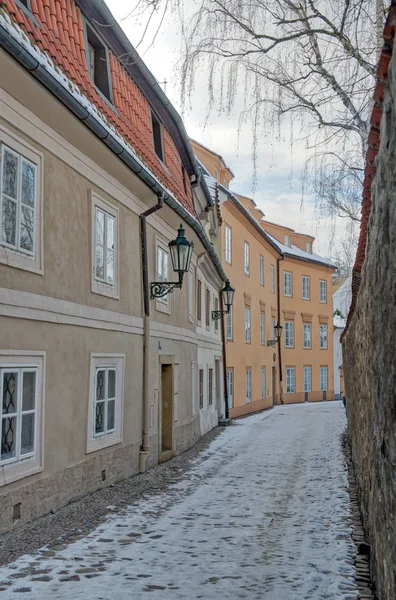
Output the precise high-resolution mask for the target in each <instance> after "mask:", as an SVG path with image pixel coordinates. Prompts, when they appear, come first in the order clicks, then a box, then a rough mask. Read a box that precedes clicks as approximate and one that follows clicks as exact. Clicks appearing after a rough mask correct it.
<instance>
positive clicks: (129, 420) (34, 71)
mask: <svg viewBox="0 0 396 600" xmlns="http://www.w3.org/2000/svg"><path fill="white" fill-rule="evenodd" d="M59 8H60V10H57V9H59ZM55 23H56V27H55V25H54V24H55ZM100 23H101V24H103V26H100V25H98V24H100ZM108 25H111V27H109V26H108ZM117 56H128V57H130V56H133V57H134V60H133V61H130V60H128V61H126V62H125V63H123V62H121V61H120V60H119V59H117V58H116V57H117ZM0 71H1V73H2V78H1V82H0V153H1V173H0V189H1V202H0V212H1V223H2V227H1V232H0V280H1V288H0V396H1V402H2V405H1V406H2V408H1V419H2V428H1V457H0V497H1V503H2V511H1V515H0V531H6V530H9V529H11V528H13V527H17V526H19V525H21V524H23V523H26V522H27V521H30V520H33V519H35V518H37V517H39V516H41V515H43V514H45V513H47V512H49V511H50V510H56V509H57V508H59V507H60V506H62V505H64V504H66V503H67V502H69V501H71V500H73V499H75V498H77V497H79V496H81V495H83V494H86V493H88V492H91V491H94V490H97V489H99V488H101V487H103V486H106V485H109V484H110V483H112V482H115V481H118V480H121V479H123V478H125V477H127V476H129V475H132V474H134V473H137V472H138V471H144V470H145V469H146V468H147V467H148V466H151V465H153V464H156V463H157V462H159V461H163V460H167V459H168V458H170V457H171V456H173V455H175V454H177V453H179V452H182V451H183V450H185V449H187V448H188V447H190V446H191V445H193V444H194V443H195V442H196V441H197V440H198V439H199V437H200V436H201V435H202V434H203V433H205V432H206V431H208V430H209V429H210V428H211V427H213V426H214V425H216V424H217V415H218V414H219V413H220V414H224V403H223V387H222V379H221V377H220V376H219V374H218V372H219V369H220V363H221V362H222V343H221V331H220V330H219V328H218V327H217V325H216V324H215V323H214V321H212V320H211V319H210V318H209V324H208V322H207V321H205V322H204V323H202V321H201V322H200V321H199V319H198V318H197V302H196V293H197V291H196V290H197V288H198V284H199V283H200V285H201V287H202V289H204V290H205V291H206V290H208V292H209V295H210V298H209V302H210V306H213V305H215V304H216V302H218V292H219V290H220V289H221V288H222V286H223V284H224V281H225V280H226V274H225V273H224V271H223V269H222V267H221V264H220V261H219V258H218V257H217V255H216V252H215V250H214V248H213V245H212V240H211V237H210V236H211V235H213V236H216V235H217V232H216V229H217V228H218V223H219V222H218V217H217V213H216V211H215V207H214V202H213V199H212V197H211V195H210V193H209V190H208V188H207V186H206V183H205V182H203V183H202V185H197V182H198V179H199V177H200V168H199V165H198V164H197V163H196V161H195V159H194V155H193V153H192V150H191V147H190V144H189V141H188V138H187V135H186V133H185V130H184V127H183V126H182V125H181V124H180V118H179V117H178V115H177V114H176V112H175V111H174V109H173V108H172V107H171V106H169V102H168V100H167V99H166V97H165V96H164V94H163V92H162V90H161V89H160V88H159V86H158V85H156V83H155V80H154V78H153V76H152V75H151V73H150V72H149V71H148V70H147V68H146V67H145V65H144V63H142V61H141V60H140V58H139V57H138V55H137V54H136V52H135V50H134V49H133V47H132V46H131V45H130V44H129V42H128V40H127V38H126V37H125V35H124V34H123V32H122V30H121V29H120V28H119V27H118V25H116V23H115V21H114V19H113V17H112V15H111V13H110V12H109V10H108V8H107V6H106V4H105V3H104V2H102V1H100V0H98V1H95V2H87V1H81V2H80V1H76V2H74V1H70V2H67V3H66V2H65V3H62V6H61V7H60V6H59V3H58V2H52V1H49V2H47V3H46V6H45V10H44V9H43V7H42V3H40V2H36V1H35V0H31V1H30V0H29V1H25V2H22V0H7V1H6V2H5V3H2V5H1V7H0ZM198 214H203V215H204V218H203V219H202V218H201V219H200V218H199V217H198ZM180 223H182V226H183V227H184V229H185V232H186V238H187V239H188V240H189V241H192V242H193V243H194V250H193V255H192V261H191V266H190V271H189V273H186V274H185V276H184V282H183V287H182V289H175V290H174V291H172V292H171V293H168V294H167V295H166V296H162V297H160V298H156V299H151V298H150V289H151V288H150V283H151V282H159V283H161V284H163V283H164V282H167V281H174V280H177V274H176V273H173V271H172V264H171V257H170V251H169V246H168V244H169V242H170V241H171V240H173V239H174V238H175V237H176V233H177V229H178V227H179V226H180ZM205 293H206V292H205ZM204 302H205V301H204V299H202V309H201V310H202V311H205V310H206V308H205V305H204ZM201 371H203V372H204V387H205V389H204V390H203V392H202V394H201V396H199V378H200V372H201Z"/></svg>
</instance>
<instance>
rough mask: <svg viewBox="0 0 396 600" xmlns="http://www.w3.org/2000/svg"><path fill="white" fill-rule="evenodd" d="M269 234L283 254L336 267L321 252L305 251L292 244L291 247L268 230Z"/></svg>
mask: <svg viewBox="0 0 396 600" xmlns="http://www.w3.org/2000/svg"><path fill="white" fill-rule="evenodd" d="M267 235H268V236H269V237H270V238H271V239H272V240H273V241H274V242H275V244H276V245H277V246H278V247H279V250H280V251H281V253H282V254H284V255H286V256H291V257H294V258H300V259H303V260H307V261H309V262H316V263H319V264H321V265H326V266H327V267H333V268H335V265H333V263H332V262H331V261H330V260H328V259H327V258H323V257H322V256H320V255H319V254H315V253H314V252H313V253H312V254H310V253H309V252H304V250H301V248H298V247H297V246H294V245H292V246H291V248H290V247H289V246H285V245H284V244H282V243H281V242H279V241H278V240H277V239H276V238H274V237H273V236H272V235H270V234H269V233H268V231H267Z"/></svg>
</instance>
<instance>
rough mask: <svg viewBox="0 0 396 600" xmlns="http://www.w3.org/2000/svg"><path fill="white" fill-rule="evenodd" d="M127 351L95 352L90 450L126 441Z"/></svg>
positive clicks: (91, 393) (91, 396) (90, 404)
mask: <svg viewBox="0 0 396 600" xmlns="http://www.w3.org/2000/svg"><path fill="white" fill-rule="evenodd" d="M124 364H125V355H124V354H91V369H90V378H91V381H90V401H89V402H88V433H87V452H94V451H95V450H99V449H101V448H106V447H107V446H112V445H113V444H119V443H120V442H121V441H122V421H123V396H124Z"/></svg>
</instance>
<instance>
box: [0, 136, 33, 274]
mask: <svg viewBox="0 0 396 600" xmlns="http://www.w3.org/2000/svg"><path fill="white" fill-rule="evenodd" d="M42 210H43V202H42V154H41V153H40V152H38V151H36V150H35V149H34V148H32V147H31V146H29V145H28V144H26V142H24V141H22V140H21V139H19V138H17V137H16V136H14V135H13V134H8V133H6V132H5V131H4V129H3V128H2V127H0V263H4V264H7V265H9V266H12V267H16V268H19V269H24V270H27V271H33V272H35V273H38V274H42V273H43V259H42V255H43V232H42V222H43V220H42Z"/></svg>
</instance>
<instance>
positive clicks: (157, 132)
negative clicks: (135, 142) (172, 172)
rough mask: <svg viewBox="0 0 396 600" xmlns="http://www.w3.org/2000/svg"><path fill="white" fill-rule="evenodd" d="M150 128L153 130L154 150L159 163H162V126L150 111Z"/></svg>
mask: <svg viewBox="0 0 396 600" xmlns="http://www.w3.org/2000/svg"><path fill="white" fill-rule="evenodd" d="M151 127H152V129H153V144H154V150H155V153H156V155H157V156H158V158H159V159H160V161H161V162H164V144H163V135H162V124H161V122H160V121H159V120H158V118H157V117H156V115H155V114H154V113H153V111H151Z"/></svg>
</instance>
